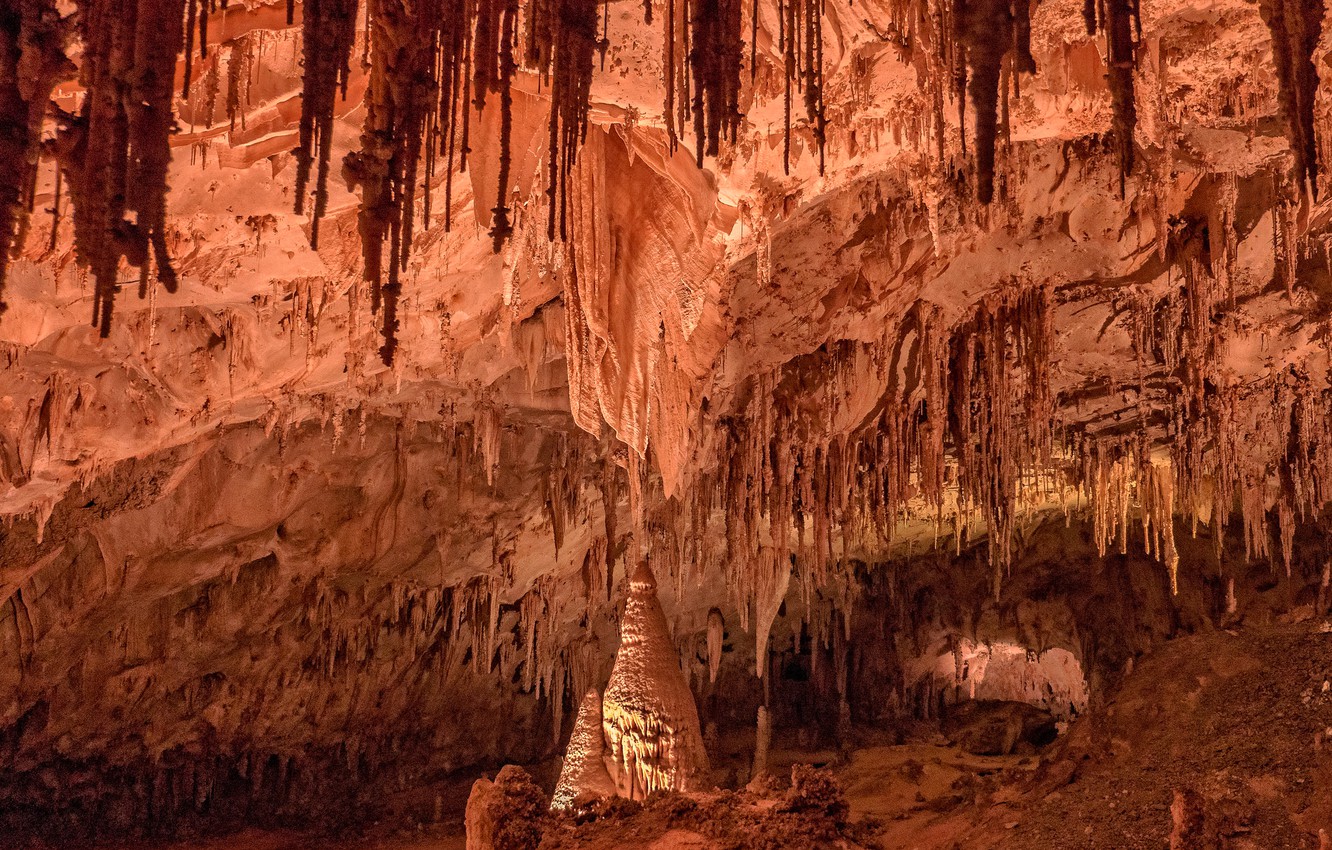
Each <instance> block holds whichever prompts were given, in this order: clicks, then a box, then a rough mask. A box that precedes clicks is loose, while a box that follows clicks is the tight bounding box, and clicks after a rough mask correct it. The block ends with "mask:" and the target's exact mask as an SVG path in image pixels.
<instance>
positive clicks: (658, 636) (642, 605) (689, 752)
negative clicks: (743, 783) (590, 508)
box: [602, 563, 708, 800]
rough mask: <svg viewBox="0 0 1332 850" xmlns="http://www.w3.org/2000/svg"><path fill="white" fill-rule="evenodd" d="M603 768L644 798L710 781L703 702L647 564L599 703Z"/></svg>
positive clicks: (624, 789)
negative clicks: (702, 721)
mask: <svg viewBox="0 0 1332 850" xmlns="http://www.w3.org/2000/svg"><path fill="white" fill-rule="evenodd" d="M602 728H603V729H604V731H605V736H606V766H607V768H608V769H609V770H610V774H611V778H612V779H614V781H615V785H616V787H617V788H618V790H619V793H620V795H621V796H624V797H629V798H630V799H634V800H641V799H643V798H644V797H646V796H647V795H648V794H651V793H652V792H653V791H660V790H667V789H673V790H677V791H692V790H697V789H699V788H701V787H704V786H705V785H706V783H707V774H708V756H707V753H706V752H705V751H704V749H703V735H702V731H701V728H700V725H699V721H698V706H696V705H695V704H694V695H693V693H692V692H691V691H690V690H689V683H688V682H687V681H686V680H685V677H684V674H683V673H682V672H681V670H680V662H679V658H678V657H677V655H676V651H675V646H674V644H673V643H672V642H671V635H670V632H669V630H668V629H667V626H666V615H665V613H664V612H663V611H662V609H661V603H660V602H659V601H658V600H657V580H656V578H655V577H654V576H653V575H652V569H651V568H650V567H648V565H647V564H646V563H643V564H639V566H638V569H637V570H636V571H635V572H634V574H633V576H632V577H631V578H630V580H629V598H628V601H627V602H626V603H625V607H624V619H623V620H622V622H621V626H620V650H619V652H618V653H617V654H616V656H615V667H614V669H613V670H612V671H611V677H610V682H609V684H607V685H606V695H605V697H604V699H603V701H602Z"/></svg>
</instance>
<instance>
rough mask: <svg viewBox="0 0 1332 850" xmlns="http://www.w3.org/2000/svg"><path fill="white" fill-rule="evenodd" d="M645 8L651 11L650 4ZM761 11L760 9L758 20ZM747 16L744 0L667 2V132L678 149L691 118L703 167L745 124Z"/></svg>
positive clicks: (697, 159)
mask: <svg viewBox="0 0 1332 850" xmlns="http://www.w3.org/2000/svg"><path fill="white" fill-rule="evenodd" d="M645 8H647V10H648V14H649V16H650V15H651V6H650V5H648V6H646V7H645ZM756 13H757V9H756V10H755V18H754V20H755V21H756V20H757V16H756ZM742 18H743V15H742V9H741V0H667V3H666V15H665V16H664V19H663V28H664V44H663V57H662V68H663V72H664V76H665V83H666V101H665V107H664V116H665V119H666V133H667V136H668V138H669V141H670V146H671V149H672V150H674V149H675V147H676V145H677V144H678V140H679V135H680V133H681V132H683V130H684V128H685V127H686V126H688V125H689V124H690V123H691V122H692V124H693V129H694V141H695V159H696V161H697V163H698V164H699V165H700V166H701V165H702V164H703V157H704V156H705V155H707V156H716V155H717V154H718V152H719V151H720V149H721V142H722V141H723V140H725V141H728V142H734V141H735V138H736V133H737V132H738V131H739V128H740V119H741V114H740V70H741V67H742V66H743V64H744V40H743V36H742V32H743V21H742ZM752 61H753V60H752V59H751V63H752ZM790 73H791V71H790V69H789V68H788V75H789V74H790Z"/></svg>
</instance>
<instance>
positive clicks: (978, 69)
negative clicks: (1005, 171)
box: [944, 0, 1036, 204]
mask: <svg viewBox="0 0 1332 850" xmlns="http://www.w3.org/2000/svg"><path fill="white" fill-rule="evenodd" d="M948 14H949V15H950V16H951V24H952V33H951V39H950V45H949V46H945V47H944V49H945V50H949V49H951V54H950V57H949V58H950V59H951V63H950V67H951V71H952V81H953V97H954V98H955V99H956V101H957V108H958V123H959V124H960V125H961V128H962V137H963V144H964V145H965V139H966V102H967V96H968V95H970V96H971V102H972V106H973V107H974V108H975V110H976V118H975V124H976V146H975V155H976V197H977V198H978V199H979V200H980V202H981V203H984V204H988V203H989V202H990V201H991V200H993V199H994V170H995V165H994V164H995V148H996V144H997V140H998V137H999V130H1000V104H1001V102H1002V103H1003V112H1004V118H1005V121H1006V120H1007V113H1008V107H1007V102H1008V87H1009V83H1010V81H1011V83H1012V84H1013V85H1014V86H1016V84H1017V79H1018V74H1022V73H1026V74H1034V73H1036V60H1035V59H1034V58H1033V57H1032V55H1031V3H1030V2H1028V0H954V2H953V4H952V9H951V10H950V11H949V12H948ZM1001 83H1002V84H1003V85H1002V86H1001Z"/></svg>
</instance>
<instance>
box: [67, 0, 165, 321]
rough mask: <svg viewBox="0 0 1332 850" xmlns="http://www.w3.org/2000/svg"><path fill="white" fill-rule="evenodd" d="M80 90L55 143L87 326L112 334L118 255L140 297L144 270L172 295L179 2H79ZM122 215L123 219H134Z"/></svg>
mask: <svg viewBox="0 0 1332 850" xmlns="http://www.w3.org/2000/svg"><path fill="white" fill-rule="evenodd" d="M77 5H78V12H79V14H78V21H79V35H80V38H81V39H82V41H83V59H82V64H81V66H80V68H79V82H80V83H81V84H82V85H83V87H84V88H85V89H86V92H87V93H86V94H85V96H84V98H83V106H82V108H81V109H80V111H79V113H78V114H77V115H70V114H64V115H62V116H61V121H60V123H61V126H60V130H59V133H58V135H57V137H56V140H55V142H54V148H55V151H56V155H57V157H58V158H59V160H60V166H61V169H62V170H63V173H64V178H65V184H66V185H67V186H68V187H69V196H70V199H71V201H72V203H73V205H74V214H73V219H74V232H75V244H76V247H77V251H78V255H79V259H80V260H81V261H82V262H83V263H84V265H86V266H87V267H88V268H89V269H90V270H91V272H92V275H93V279H94V281H95V282H96V289H95V292H94V296H93V316H92V321H93V325H94V326H96V327H98V328H99V332H100V334H101V335H102V336H104V337H105V336H107V335H109V334H110V332H111V314H112V308H113V305H114V303H115V297H116V292H117V290H118V289H119V288H120V281H119V280H118V279H117V277H118V271H119V267H120V261H121V259H122V258H123V259H124V260H126V261H127V262H129V264H130V265H132V266H137V267H139V269H140V273H139V296H140V297H146V296H147V294H148V277H149V274H150V271H152V270H154V269H155V271H156V276H157V279H158V280H159V281H161V282H162V284H163V285H164V286H165V287H166V288H167V290H168V291H170V292H174V291H175V289H176V274H175V271H174V270H173V269H172V266H171V258H170V256H169V254H168V252H167V241H166V228H167V223H166V193H167V170H168V168H169V167H170V165H171V147H170V141H169V137H170V133H171V130H172V127H173V126H174V124H175V119H174V116H173V113H172V95H173V87H174V84H175V72H176V56H177V54H178V53H180V50H181V40H182V33H183V28H182V27H180V26H163V25H162V22H163V21H180V20H183V15H184V13H185V0H135V2H131V3H121V2H115V0H80V2H79V3H78V4H77ZM131 215H132V218H130V217H127V216H131Z"/></svg>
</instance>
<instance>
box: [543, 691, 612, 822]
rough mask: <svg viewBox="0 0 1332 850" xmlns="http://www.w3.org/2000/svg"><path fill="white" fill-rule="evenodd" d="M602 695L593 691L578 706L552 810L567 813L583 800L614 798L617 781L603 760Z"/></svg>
mask: <svg viewBox="0 0 1332 850" xmlns="http://www.w3.org/2000/svg"><path fill="white" fill-rule="evenodd" d="M601 723H602V720H601V693H600V692H598V691H597V689H596V688H589V689H588V691H587V694H586V695H584V697H583V701H582V702H581V703H580V704H579V706H578V718H577V719H576V720H575V721H574V728H573V734H572V735H570V736H569V748H568V749H567V750H565V753H564V765H563V766H562V767H561V768H560V778H559V781H558V782H557V783H556V784H555V793H554V795H553V796H552V797H551V799H550V807H551V808H552V809H555V810H557V811H558V810H564V809H568V808H569V807H571V806H572V805H573V803H574V800H576V799H578V798H579V797H584V796H591V797H613V796H615V794H616V788H615V781H614V780H613V779H611V775H610V773H609V772H608V771H607V770H606V762H605V760H604V758H603V753H604V752H605V740H604V738H603V737H602V731H601V728H602V727H601Z"/></svg>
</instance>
